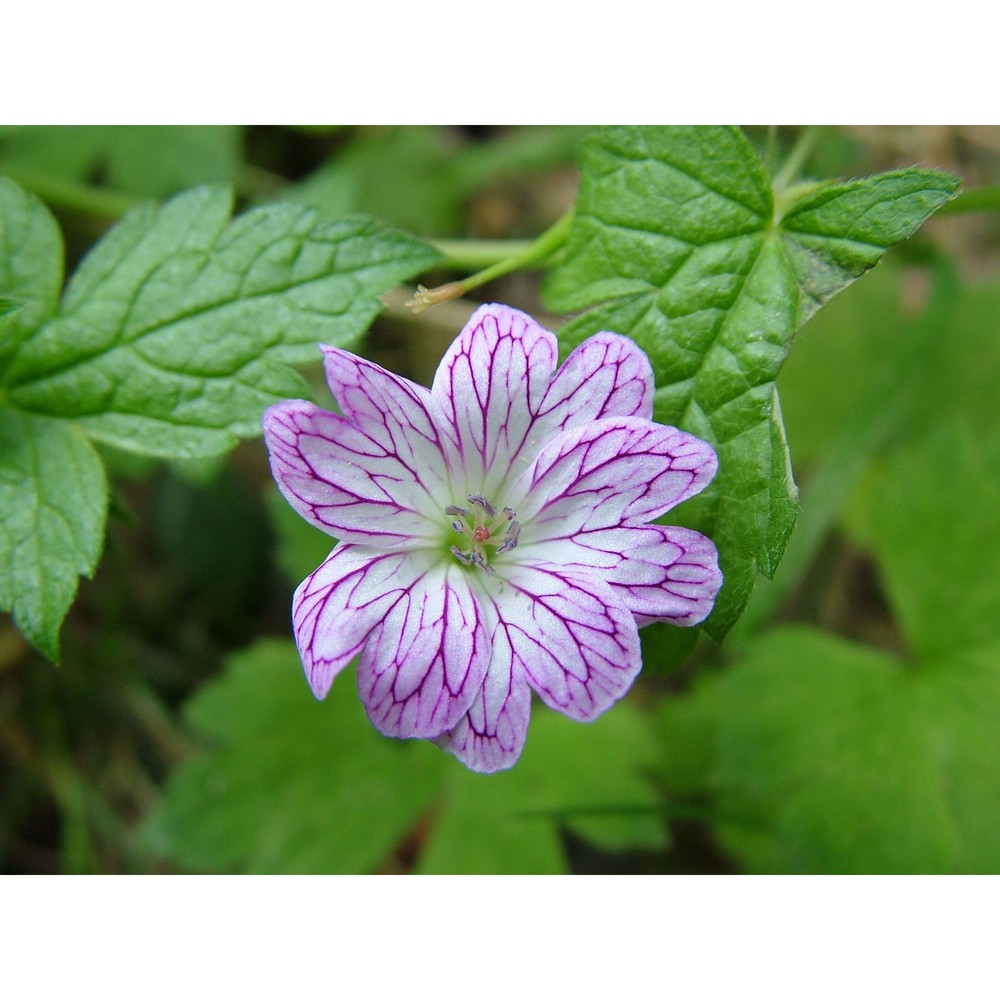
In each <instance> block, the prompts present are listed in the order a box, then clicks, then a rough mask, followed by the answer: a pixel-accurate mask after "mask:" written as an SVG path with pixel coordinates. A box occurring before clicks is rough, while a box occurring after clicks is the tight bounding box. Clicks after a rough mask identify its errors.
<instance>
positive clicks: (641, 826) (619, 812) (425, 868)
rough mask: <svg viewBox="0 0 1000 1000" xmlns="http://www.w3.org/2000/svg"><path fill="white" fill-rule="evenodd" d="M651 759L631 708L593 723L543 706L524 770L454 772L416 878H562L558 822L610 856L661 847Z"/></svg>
mask: <svg viewBox="0 0 1000 1000" xmlns="http://www.w3.org/2000/svg"><path fill="white" fill-rule="evenodd" d="M654 752H655V745H654V743H653V740H652V733H651V730H650V728H649V725H648V722H647V720H646V719H645V718H644V717H643V716H642V715H641V714H640V713H638V712H637V711H635V710H634V709H632V708H631V707H630V706H629V705H628V704H627V703H619V704H618V705H616V706H615V708H614V711H611V712H606V713H605V714H604V715H602V716H601V717H600V718H598V719H596V720H595V721H594V722H592V723H588V724H587V725H581V724H580V723H578V722H573V721H571V720H569V719H567V718H565V717H564V716H562V715H559V714H557V713H555V712H549V711H546V710H544V709H543V708H542V707H541V706H540V705H538V706H537V710H536V711H535V713H534V718H532V720H531V728H530V729H529V732H528V743H527V745H526V747H525V749H524V753H523V755H522V757H521V759H520V760H519V761H518V763H517V767H515V768H513V769H512V770H510V771H504V772H501V773H498V774H490V775H483V774H474V773H473V772H471V771H465V770H461V769H458V768H451V769H450V770H449V773H448V781H447V783H446V785H445V790H444V796H443V799H442V803H441V808H440V810H439V813H438V815H437V817H436V819H435V822H434V826H433V828H432V830H431V832H430V835H429V838H428V842H427V845H426V847H425V849H424V851H423V852H422V853H421V855H420V858H419V861H418V869H419V871H421V872H423V873H436V874H549V873H558V872H565V871H567V870H568V861H567V859H566V856H565V852H564V851H563V848H562V843H561V839H560V836H559V827H560V824H567V825H568V826H570V827H571V828H572V829H573V830H574V832H576V833H578V834H579V835H580V836H582V837H584V838H586V839H588V840H590V841H591V842H593V843H596V844H599V845H601V846H604V847H606V848H609V849H619V850H621V849H625V848H629V847H636V846H643V847H653V848H656V847H662V846H663V842H664V839H665V836H666V834H665V830H664V826H663V823H662V822H661V821H660V817H659V812H658V802H659V800H658V798H657V795H656V793H655V791H654V790H653V788H652V787H651V786H650V784H649V783H648V782H647V781H645V780H644V778H643V776H642V771H643V769H644V768H645V767H646V766H648V764H649V762H650V760H651V759H652V758H653V755H654Z"/></svg>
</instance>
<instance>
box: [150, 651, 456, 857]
mask: <svg viewBox="0 0 1000 1000" xmlns="http://www.w3.org/2000/svg"><path fill="white" fill-rule="evenodd" d="M186 715H187V719H188V722H189V723H190V724H191V726H192V727H194V728H195V729H197V730H198V731H200V732H201V734H202V735H203V736H204V737H205V738H206V739H207V740H208V741H209V742H208V744H207V745H206V747H205V749H203V750H201V751H199V752H197V753H195V754H194V755H193V756H192V757H190V758H188V759H187V760H186V761H185V762H183V763H182V764H181V765H180V766H179V767H178V768H177V769H176V770H175V771H174V772H173V773H172V774H171V776H170V778H169V780H168V782H167V786H166V792H165V795H164V798H163V800H162V801H161V802H160V804H159V805H158V807H157V808H156V809H155V810H154V812H153V814H152V815H151V816H150V818H149V819H148V821H147V823H146V827H145V829H144V836H145V839H146V841H147V842H148V844H149V845H150V847H151V848H152V849H153V850H155V851H158V852H159V853H161V854H163V855H165V856H167V857H170V858H172V859H174V860H175V861H176V862H178V863H179V864H180V865H182V866H183V867H185V868H188V869H191V870H195V871H198V870H206V871H207V870H213V871H235V872H253V873H268V874H271V873H275V874H304V873H340V874H350V873H364V872H368V871H374V870H375V869H377V868H378V867H379V866H381V865H383V864H384V863H385V862H386V861H387V859H388V858H389V856H390V855H391V853H392V851H393V849H394V848H395V847H396V846H397V845H398V844H399V843H400V842H401V841H402V840H403V838H404V837H405V835H406V834H407V832H408V831H409V830H410V828H411V827H413V826H414V825H415V824H416V822H417V821H418V819H419V818H420V816H421V814H422V813H423V812H424V811H425V810H427V809H428V807H429V806H430V804H431V800H432V798H433V796H434V794H435V792H436V791H437V789H438V786H439V783H440V775H441V771H442V768H443V766H444V765H445V763H446V761H445V757H444V756H443V755H442V754H441V753H440V751H438V750H437V749H436V748H434V747H430V746H427V745H426V744H425V743H422V742H416V741H413V742H408V743H402V742H395V741H392V740H387V739H385V738H384V737H382V736H380V735H379V734H378V733H377V732H376V731H375V730H374V729H373V728H372V727H371V725H370V724H369V722H368V720H367V718H366V716H365V713H364V710H363V709H362V707H361V704H360V702H359V701H358V697H357V690H356V688H355V686H354V684H352V683H351V679H350V678H347V677H345V678H343V679H342V680H341V681H340V682H339V683H338V684H335V685H334V687H333V690H332V691H331V693H330V695H329V697H328V698H327V699H326V700H325V701H324V702H322V703H321V702H317V701H314V700H313V699H312V698H310V697H309V695H308V689H307V687H306V684H305V680H304V678H303V676H302V666H301V663H300V662H299V656H298V653H297V652H296V649H295V645H294V643H292V642H291V641H290V640H262V641H260V642H258V643H257V644H255V645H254V646H252V647H250V648H249V649H247V650H245V651H243V652H242V653H240V654H238V655H236V656H234V657H232V658H231V659H230V661H229V663H228V665H227V668H226V672H225V673H224V674H223V675H222V677H220V678H219V679H218V680H216V681H214V682H212V683H211V684H209V685H206V686H205V687H204V688H202V689H200V690H199V691H198V693H197V694H196V695H195V696H194V697H193V698H192V700H191V701H190V702H188V704H187V706H186Z"/></svg>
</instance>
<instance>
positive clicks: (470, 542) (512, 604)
mask: <svg viewBox="0 0 1000 1000" xmlns="http://www.w3.org/2000/svg"><path fill="white" fill-rule="evenodd" d="M322 351H323V354H324V358H325V369H326V377H327V380H328V382H329V384H330V389H331V390H332V392H333V395H334V398H335V399H336V401H337V404H338V405H339V407H340V410H341V414H342V415H338V414H334V413H329V412H327V411H326V410H323V409H321V408H320V407H319V406H316V405H315V404H313V403H307V402H304V401H302V400H289V401H287V402H284V403H279V404H278V405H276V406H272V407H270V408H269V409H268V410H267V412H266V413H265V415H264V436H265V439H266V442H267V446H268V448H269V449H270V453H271V468H272V471H273V474H274V478H275V480H276V481H277V483H278V486H279V487H280V488H281V491H282V493H283V494H284V495H285V497H286V498H287V500H288V502H289V503H290V504H291V505H292V506H293V507H294V508H295V509H296V510H297V511H298V512H299V513H300V514H301V515H302V516H303V517H304V518H306V520H308V521H310V522H311V523H312V524H314V525H315V526H316V527H318V528H320V529H321V530H323V531H325V532H327V533H328V534H330V535H333V536H335V537H336V538H337V539H338V540H339V541H338V542H337V544H336V546H335V547H334V549H333V551H332V552H331V553H330V555H329V557H328V558H327V559H326V561H325V562H324V563H323V564H322V565H321V566H320V567H319V568H318V569H317V570H316V571H315V572H314V573H313V574H312V575H311V576H310V577H308V578H307V579H306V580H305V581H303V583H302V584H301V585H300V586H299V588H298V589H297V590H296V592H295V597H294V599H293V604H292V617H293V623H294V629H295V638H296V642H297V644H298V648H299V653H300V655H301V657H302V663H303V665H304V667H305V671H306V675H307V677H308V679H309V683H310V685H311V687H312V690H313V693H314V694H315V695H316V697H317V698H323V697H325V696H326V694H327V692H328V691H329V689H330V686H331V684H332V683H333V680H334V678H335V677H336V675H337V674H338V673H339V672H340V671H341V670H342V669H343V668H344V667H345V666H346V665H347V664H348V663H349V662H350V661H351V660H352V659H353V658H354V657H355V656H358V655H359V654H360V658H359V661H358V671H357V673H358V687H359V690H360V694H361V700H362V702H363V703H364V706H365V709H366V710H367V712H368V715H369V717H370V719H371V721H372V722H373V723H374V725H375V726H376V727H377V728H378V729H379V730H380V731H381V732H382V733H384V734H385V735H387V736H395V737H424V738H429V739H433V740H435V741H436V742H437V743H438V744H439V745H440V746H441V747H443V748H444V749H446V750H449V751H450V752H451V753H453V754H455V756H457V757H458V758H459V759H460V760H461V761H462V762H463V763H464V764H466V765H467V766H468V767H470V768H471V769H473V770H475V771H496V770H501V769H503V768H508V767H510V766H512V765H513V764H514V762H515V761H516V760H517V758H518V756H519V755H520V753H521V749H522V747H523V746H524V742H525V738H526V734H527V729H528V716H529V712H530V707H531V690H532V689H534V691H535V692H537V694H538V696H539V697H540V698H541V700H542V701H543V702H545V704H547V705H548V706H549V707H550V708H554V709H556V710H557V711H559V712H562V713H564V714H565V715H568V716H569V717H571V718H573V719H578V720H581V721H588V720H591V719H594V718H596V716H598V715H600V714H601V713H602V712H603V711H604V710H605V709H607V708H609V707H610V706H611V705H612V704H613V703H614V702H615V701H617V700H618V699H619V698H621V697H622V695H624V694H625V692H626V691H627V690H628V689H629V687H630V686H631V684H632V681H633V679H634V678H635V676H636V675H637V674H638V673H639V670H640V668H641V666H642V661H641V654H640V648H639V632H638V629H639V626H641V625H645V624H647V623H649V622H652V621H667V622H673V623H674V624H676V625H695V624H697V623H698V622H700V621H702V620H703V619H704V618H705V616H706V615H707V614H708V613H709V611H711V609H712V604H713V601H714V600H715V596H716V594H717V593H718V590H719V586H720V584H721V582H722V576H721V573H720V572H719V568H718V557H717V554H716V550H715V546H714V545H713V544H712V542H711V541H709V540H708V539H707V538H705V537H704V536H703V535H701V534H699V533H698V532H695V531H691V530H689V529H687V528H677V527H666V526H660V525H655V524H650V523H649V522H650V521H651V520H652V519H653V518H657V517H659V516H660V515H661V514H663V513H665V512H666V511H668V510H670V509H671V508H672V507H674V506H675V505H676V504H678V503H680V502H681V501H682V500H685V499H687V498H688V497H690V496H693V495H694V494H696V493H698V492H699V491H701V490H702V489H703V488H704V487H705V485H706V484H707V483H708V482H709V481H710V480H711V478H712V476H713V475H714V474H715V471H716V467H717V460H716V456H715V452H714V451H713V450H712V448H711V446H710V445H708V444H707V443H706V442H704V441H702V440H700V439H698V438H696V437H693V436H692V435H690V434H686V433H684V432H683V431H679V430H677V429H676V428H674V427H666V426H663V425H660V424H656V423H653V422H652V419H651V418H652V415H653V376H652V371H651V369H650V366H649V361H648V360H647V358H646V356H645V354H643V352H642V351H640V350H639V348H638V347H636V345H635V344H634V343H632V341H630V340H628V339H626V338H625V337H620V336H618V335H617V334H613V333H599V334H597V335H596V336H593V337H591V338H590V339H588V340H586V341H584V342H583V343H582V344H581V345H580V346H579V347H577V349H576V350H575V351H573V353H572V354H571V355H570V356H569V358H567V360H566V362H565V364H563V366H562V367H561V368H559V369H558V371H557V370H556V366H557V350H556V339H555V337H554V336H553V335H552V334H551V333H549V332H548V331H547V330H544V329H542V327H541V326H539V325H538V323H536V322H535V321H534V320H533V319H531V317H530V316H527V315H525V314H524V313H521V312H518V311H517V310H514V309H510V308H508V307H507V306H501V305H485V306H482V307H481V308H480V309H479V310H478V311H477V312H476V313H475V315H473V317H472V318H471V319H470V320H469V322H468V324H467V325H466V326H465V328H464V329H463V330H462V332H461V334H459V336H458V339H457V340H456V341H455V342H454V344H452V346H451V348H450V349H449V350H448V352H447V354H446V355H445V357H444V359H443V360H442V362H441V365H440V366H439V368H438V370H437V374H436V375H435V377H434V383H433V386H432V387H431V389H430V390H428V389H425V388H424V387H423V386H420V385H416V384H415V383H413V382H410V381H408V380H407V379H404V378H400V377H399V376H397V375H393V374H392V373H391V372H388V371H386V370H385V369H383V368H380V367H379V366H378V365H375V364H373V363H372V362H370V361H367V360H365V359H364V358H359V357H356V356H354V355H353V354H349V353H347V352H346V351H342V350H339V349H337V348H333V347H323V348H322Z"/></svg>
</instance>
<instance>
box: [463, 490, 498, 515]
mask: <svg viewBox="0 0 1000 1000" xmlns="http://www.w3.org/2000/svg"><path fill="white" fill-rule="evenodd" d="M469 503H474V504H475V505H476V506H477V507H482V508H483V510H485V511H486V513H487V514H489V516H490V517H496V516H497V509H496V507H494V506H493V504H491V503H490V502H489V500H487V499H486V497H484V496H483V495H482V493H470V494H469Z"/></svg>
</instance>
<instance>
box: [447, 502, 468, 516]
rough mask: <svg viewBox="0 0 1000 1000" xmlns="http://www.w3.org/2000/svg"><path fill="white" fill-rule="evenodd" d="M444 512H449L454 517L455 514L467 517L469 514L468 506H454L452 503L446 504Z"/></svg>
mask: <svg viewBox="0 0 1000 1000" xmlns="http://www.w3.org/2000/svg"><path fill="white" fill-rule="evenodd" d="M444 512H445V513H446V514H450V515H451V516H452V517H454V516H455V515H456V514H457V515H458V516H459V517H468V516H469V508H468V507H456V506H455V505H454V504H453V503H450V504H448V506H447V507H445V509H444Z"/></svg>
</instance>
